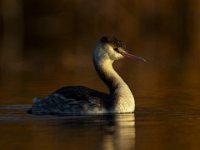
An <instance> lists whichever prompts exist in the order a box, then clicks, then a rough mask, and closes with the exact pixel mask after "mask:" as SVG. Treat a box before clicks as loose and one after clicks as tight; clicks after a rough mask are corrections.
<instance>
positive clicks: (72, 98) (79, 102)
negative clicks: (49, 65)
mask: <svg viewBox="0 0 200 150" xmlns="http://www.w3.org/2000/svg"><path fill="white" fill-rule="evenodd" d="M125 50H126V48H125V45H124V43H123V42H122V41H120V40H119V39H117V38H115V37H102V38H101V40H100V41H99V42H98V43H97V45H96V48H95V49H94V51H93V63H94V66H95V69H96V71H97V73H98V75H99V77H100V78H101V79H102V81H103V82H104V83H105V84H106V85H107V86H108V88H109V93H108V94H107V93H103V92H99V91H96V90H93V89H90V88H87V87H83V86H67V87H63V88H61V89H58V90H56V91H55V92H53V93H51V94H50V95H48V96H47V97H45V98H43V99H40V98H34V102H33V105H32V107H31V109H30V110H29V112H30V113H32V114H35V115H51V114H52V115H91V114H108V113H133V112H134V110H135V101H134V97H133V94H132V92H131V90H130V89H129V87H128V85H127V84H126V83H125V82H124V81H123V79H122V78H121V77H120V76H119V75H118V73H117V72H116V71H115V70H114V68H113V62H114V61H115V60H119V59H122V58H124V57H128V58H136V59H140V60H143V61H145V60H144V59H143V58H140V57H137V56H134V55H131V54H129V53H127V52H126V51H125Z"/></svg>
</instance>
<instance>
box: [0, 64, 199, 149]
mask: <svg viewBox="0 0 200 150" xmlns="http://www.w3.org/2000/svg"><path fill="white" fill-rule="evenodd" d="M136 69H137V67H136ZM154 71H156V70H154ZM86 72H87V71H84V70H83V71H82V76H87V77H88V76H89V77H91V78H90V79H87V80H85V79H84V80H83V79H81V78H79V77H78V75H76V76H77V78H76V77H75V76H74V74H73V73H70V72H65V73H58V75H56V74H54V75H52V74H45V75H44V74H42V73H28V72H26V73H21V72H20V73H19V72H18V73H16V72H15V73H14V74H13V73H9V72H7V73H6V72H4V73H1V83H2V84H1V85H2V86H1V103H0V133H1V136H0V146H1V147H2V148H3V149H21V150H23V149H24V150H26V149H33V150H36V149H37V150H40V149H41V150H42V149H49V150H53V149H70V150H79V149H80V150H83V149H87V150H96V149H97V150H112V149H113V150H114V149H115V150H122V149H123V150H134V149H137V150H146V149H153V150H156V149H158V150H165V149H170V150H177V149H182V150H184V149H185V150H189V149H192V150H194V149H198V148H199V147H200V142H199V139H200V126H199V124H200V107H199V105H200V102H199V97H200V93H199V86H198V84H196V82H192V79H190V78H188V80H190V82H187V81H188V80H185V78H180V79H177V80H179V81H175V80H174V81H173V82H171V83H168V82H167V81H169V79H170V78H171V79H173V77H174V76H175V77H176V74H175V73H172V72H171V74H172V75H173V76H172V77H170V76H169V77H168V78H166V77H165V78H164V79H165V80H164V79H163V78H162V79H160V80H158V81H159V83H155V80H154V78H152V80H154V81H149V82H147V81H148V80H147V79H146V78H145V74H148V76H149V78H150V77H151V74H150V73H149V72H145V71H143V72H141V74H143V76H142V75H136V76H135V78H134V79H133V78H132V76H130V77H127V78H126V80H128V81H127V82H128V83H132V81H133V82H135V84H134V85H135V86H134V88H133V86H132V84H129V85H130V87H131V89H132V91H133V93H134V95H135V100H136V112H135V113H134V114H121V115H116V116H62V117H60V116H33V115H30V114H27V113H26V111H27V109H28V108H30V106H31V103H32V98H33V97H34V96H41V97H42V96H45V95H47V94H48V93H50V92H51V91H53V90H54V89H56V88H58V87H59V86H63V85H65V84H66V85H69V84H73V85H75V84H77V83H78V82H80V83H81V84H82V85H85V84H86V85H87V84H89V86H90V87H96V88H98V89H99V90H105V87H103V84H102V83H101V81H100V80H98V79H97V78H96V77H95V75H94V77H93V72H90V73H88V74H87V73H86ZM78 74H79V73H78ZM121 74H123V71H121ZM153 75H155V74H153ZM58 76H59V80H57V79H58ZM66 76H67V77H66ZM72 76H73V77H72ZM182 76H183V75H182ZM125 77H126V76H125ZM162 77H163V76H162ZM179 77H181V75H180V76H179ZM68 78H71V79H72V80H68ZM92 80H95V82H91V81H92ZM197 83H198V82H197ZM133 89H134V90H133Z"/></svg>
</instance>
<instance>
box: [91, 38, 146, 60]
mask: <svg viewBox="0 0 200 150" xmlns="http://www.w3.org/2000/svg"><path fill="white" fill-rule="evenodd" d="M94 57H95V58H96V59H97V60H102V59H105V60H111V61H115V60H120V59H122V58H131V59H138V60H142V61H144V62H145V61H146V60H145V59H144V58H142V57H138V56H135V55H133V54H130V53H128V52H127V51H126V45H125V44H124V43H123V42H122V41H121V40H119V39H118V38H116V37H106V36H104V37H102V38H101V39H100V41H99V42H98V44H97V46H96V48H95V51H94Z"/></svg>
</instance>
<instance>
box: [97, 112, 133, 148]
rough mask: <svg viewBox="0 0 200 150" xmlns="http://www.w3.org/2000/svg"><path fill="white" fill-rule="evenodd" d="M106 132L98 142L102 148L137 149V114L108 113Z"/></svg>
mask: <svg viewBox="0 0 200 150" xmlns="http://www.w3.org/2000/svg"><path fill="white" fill-rule="evenodd" d="M107 121H108V126H106V132H105V134H104V136H103V138H102V140H101V142H100V143H98V147H99V149H102V150H118V149H119V150H122V149H123V150H134V149H135V136H136V134H135V116H134V114H122V115H108V116H107Z"/></svg>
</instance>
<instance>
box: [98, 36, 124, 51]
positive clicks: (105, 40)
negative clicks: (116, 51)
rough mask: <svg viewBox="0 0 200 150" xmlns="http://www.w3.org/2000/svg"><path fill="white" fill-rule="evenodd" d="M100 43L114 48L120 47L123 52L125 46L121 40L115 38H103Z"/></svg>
mask: <svg viewBox="0 0 200 150" xmlns="http://www.w3.org/2000/svg"><path fill="white" fill-rule="evenodd" d="M100 41H101V42H102V43H109V44H112V45H113V46H115V47H121V48H123V49H124V50H126V45H125V44H124V42H122V41H121V40H119V39H118V38H116V37H109V36H103V37H102V38H101V40H100Z"/></svg>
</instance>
